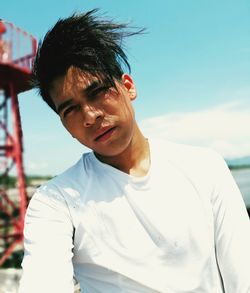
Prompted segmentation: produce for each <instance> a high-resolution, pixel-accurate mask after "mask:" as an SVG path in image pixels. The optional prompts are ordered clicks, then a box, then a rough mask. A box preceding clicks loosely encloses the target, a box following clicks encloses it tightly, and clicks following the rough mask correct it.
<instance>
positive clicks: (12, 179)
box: [0, 175, 53, 188]
mask: <svg viewBox="0 0 250 293" xmlns="http://www.w3.org/2000/svg"><path fill="white" fill-rule="evenodd" d="M52 177H53V176H38V175H34V176H33V175H28V176H25V182H26V185H27V186H29V185H32V182H33V181H35V180H39V181H40V180H41V181H47V180H49V179H51V178H52ZM1 185H4V186H6V187H8V188H14V187H16V186H17V178H16V176H8V177H4V176H1V177H0V186H1Z"/></svg>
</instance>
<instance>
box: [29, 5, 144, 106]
mask: <svg viewBox="0 0 250 293" xmlns="http://www.w3.org/2000/svg"><path fill="white" fill-rule="evenodd" d="M97 11H98V9H93V10H91V11H88V12H86V13H82V14H76V13H74V14H73V15H71V16H70V17H67V18H64V19H59V20H58V21H57V23H56V24H55V25H54V27H53V28H52V29H50V30H49V31H48V32H47V34H46V35H45V37H44V39H43V41H40V42H39V45H38V50H37V54H36V57H35V61H34V66H33V78H32V83H33V86H34V87H36V88H38V90H39V93H40V95H41V96H42V98H43V100H44V101H45V102H46V103H47V104H48V105H49V106H50V107H51V108H52V109H53V110H54V111H56V109H55V105H54V103H53V101H52V99H51V97H50V95H49V90H50V87H51V85H52V82H53V81H54V80H55V79H56V78H57V77H59V76H63V75H65V74H66V73H67V70H68V69H69V67H71V66H74V67H77V68H79V69H80V70H82V71H84V72H87V73H90V74H92V75H94V76H97V77H99V78H100V77H102V78H105V80H107V81H108V82H109V83H110V84H111V85H113V86H114V80H115V79H116V80H120V78H121V76H122V73H123V66H124V65H125V67H127V69H128V71H129V72H130V65H129V63H128V59H127V56H126V54H125V52H124V50H123V46H122V40H123V38H124V37H127V36H131V35H135V34H140V33H142V32H143V31H144V29H143V28H142V29H137V30H136V31H130V30H129V27H128V25H127V24H120V23H114V22H113V21H112V20H104V19H102V18H98V17H97V16H96V12H97Z"/></svg>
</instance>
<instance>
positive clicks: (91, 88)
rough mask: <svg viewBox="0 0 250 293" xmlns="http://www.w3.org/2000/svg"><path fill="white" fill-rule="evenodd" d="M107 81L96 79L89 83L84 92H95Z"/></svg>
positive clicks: (87, 93)
mask: <svg viewBox="0 0 250 293" xmlns="http://www.w3.org/2000/svg"><path fill="white" fill-rule="evenodd" d="M104 84H105V82H103V81H99V80H94V81H93V82H91V84H90V85H88V86H87V87H86V88H84V89H83V92H84V94H86V95H89V94H91V93H93V92H94V91H95V90H96V89H98V88H99V87H100V86H103V85H104Z"/></svg>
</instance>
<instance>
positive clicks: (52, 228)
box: [19, 141, 250, 293]
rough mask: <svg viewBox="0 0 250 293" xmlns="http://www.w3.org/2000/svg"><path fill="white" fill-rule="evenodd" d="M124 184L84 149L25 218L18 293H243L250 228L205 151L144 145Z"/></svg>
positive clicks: (217, 161)
mask: <svg viewBox="0 0 250 293" xmlns="http://www.w3.org/2000/svg"><path fill="white" fill-rule="evenodd" d="M150 152H151V167H150V171H149V173H148V174H147V175H146V176H145V177H139V178H138V177H133V176H130V175H128V174H126V173H123V172H121V171H119V170H117V169H115V168H113V167H111V166H109V165H106V164H103V163H101V162H100V161H98V159H97V158H96V157H95V155H94V154H93V153H92V152H90V153H87V154H84V155H83V157H82V158H81V159H80V160H79V161H78V162H77V163H76V164H75V165H74V166H73V167H71V168H70V169H68V170H67V171H66V172H64V173H63V174H61V175H59V176H57V177H56V178H54V179H52V180H51V181H49V182H48V183H47V184H45V185H43V186H41V187H40V188H39V189H38V190H37V192H36V193H35V195H34V196H33V198H32V200H31V202H30V204H29V208H28V210H27V214H26V222H25V242H24V245H25V257H24V260H23V264H22V265H23V277H22V279H21V283H20V289H19V293H57V292H58V293H73V291H74V285H73V275H74V276H75V277H76V279H77V280H78V282H79V283H80V285H81V289H82V290H83V292H84V293H100V292H102V293H118V292H119V293H121V292H123V293H156V292H161V293H186V292H196V293H222V292H226V293H247V292H250V269H249V265H250V222H249V218H248V215H247V212H246V209H245V205H244V202H243V199H242V197H241V194H240V192H239V190H238V187H237V186H236V184H235V182H234V180H233V178H232V176H231V173H230V171H229V170H228V168H227V166H226V164H225V162H224V160H223V159H222V158H221V157H220V156H219V155H217V154H216V153H214V152H213V151H210V150H207V149H204V148H197V147H190V146H183V145H178V144H172V143H169V142H164V141H154V142H151V141H150Z"/></svg>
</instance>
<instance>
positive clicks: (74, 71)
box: [64, 66, 104, 87]
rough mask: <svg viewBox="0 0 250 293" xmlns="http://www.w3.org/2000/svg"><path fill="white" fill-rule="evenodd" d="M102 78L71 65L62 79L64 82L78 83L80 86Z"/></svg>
mask: <svg viewBox="0 0 250 293" xmlns="http://www.w3.org/2000/svg"><path fill="white" fill-rule="evenodd" d="M102 80H104V78H101V76H97V75H93V74H91V73H89V72H84V71H82V70H81V69H79V68H76V67H73V66H72V67H70V68H69V69H68V71H67V73H66V76H65V79H64V81H65V82H69V83H71V84H72V85H77V84H78V83H80V84H81V87H84V86H86V87H87V86H89V85H90V84H92V83H93V82H97V81H102Z"/></svg>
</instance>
